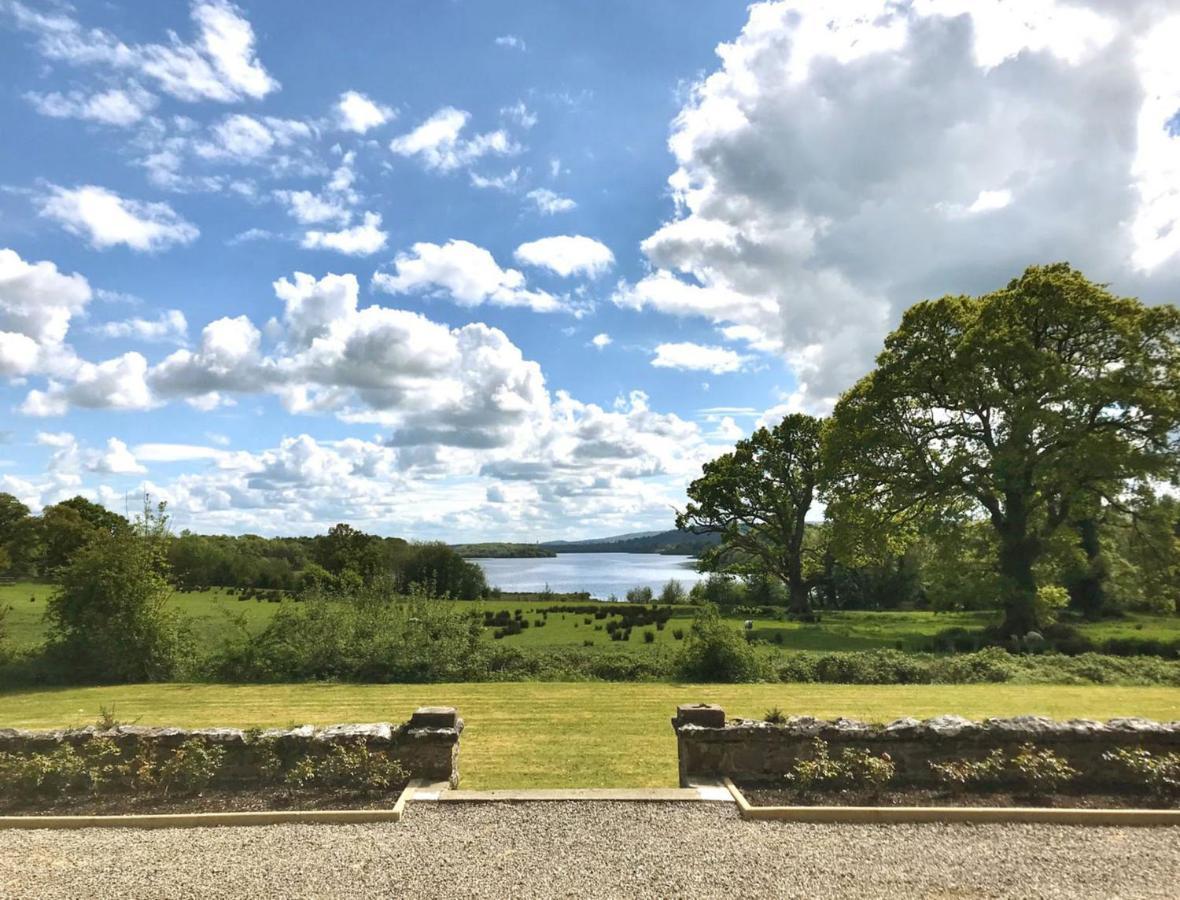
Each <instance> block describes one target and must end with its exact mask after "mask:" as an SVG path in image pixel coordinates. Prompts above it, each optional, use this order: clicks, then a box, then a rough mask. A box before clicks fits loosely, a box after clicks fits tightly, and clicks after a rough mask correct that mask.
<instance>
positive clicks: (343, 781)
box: [285, 743, 409, 794]
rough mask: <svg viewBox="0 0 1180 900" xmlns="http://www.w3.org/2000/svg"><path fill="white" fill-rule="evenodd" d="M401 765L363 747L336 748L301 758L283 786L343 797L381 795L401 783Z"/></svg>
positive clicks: (387, 756) (343, 745)
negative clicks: (354, 794) (342, 795)
mask: <svg viewBox="0 0 1180 900" xmlns="http://www.w3.org/2000/svg"><path fill="white" fill-rule="evenodd" d="M408 777H409V776H408V775H407V773H406V770H405V769H404V768H403V767H402V764H401V763H400V762H399V761H398V760H396V759H394V758H392V757H391V756H389V755H388V754H386V753H382V752H379V751H374V750H370V749H369V748H368V747H367V746H365V745H364V744H360V743H357V744H336V745H334V746H333V747H332V749H331V750H329V751H328V753H327V755H326V756H322V757H315V756H304V757H301V758H300V759H299V760H298V761H296V763H295V764H294V765H293V766H292V767H291V768H290V769H289V770H288V771H287V774H286V778H285V780H286V782H287V784H289V785H291V786H293V787H298V788H307V787H318V788H324V789H327V790H336V791H343V792H347V793H361V794H369V793H385V792H387V791H390V790H392V789H394V788H396V787H400V786H401V785H402V784H404V783H405V781H406V779H407V778H408Z"/></svg>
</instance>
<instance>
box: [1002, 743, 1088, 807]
mask: <svg viewBox="0 0 1180 900" xmlns="http://www.w3.org/2000/svg"><path fill="white" fill-rule="evenodd" d="M1009 770H1010V772H1011V774H1012V776H1013V777H1014V779H1015V780H1016V781H1017V782H1018V783H1019V784H1020V786H1021V787H1022V788H1023V789H1024V790H1025V791H1027V792H1028V793H1029V794H1030V795H1032V796H1043V795H1045V794H1052V793H1053V792H1054V791H1056V790H1057V789H1058V788H1059V787H1061V786H1062V785H1063V784H1065V783H1066V782H1069V781H1072V780H1073V779H1074V778H1075V777H1077V774H1078V770H1077V769H1075V768H1074V767H1073V766H1071V765H1070V764H1069V762H1068V761H1067V760H1065V759H1063V758H1062V757H1060V756H1058V755H1057V754H1056V753H1054V752H1053V751H1052V750H1049V749H1037V748H1036V747H1035V746H1033V745H1032V744H1022V745H1021V746H1020V749H1019V750H1018V752H1017V754H1016V755H1015V756H1013V757H1012V760H1011V763H1010V765H1009Z"/></svg>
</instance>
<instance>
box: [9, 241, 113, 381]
mask: <svg viewBox="0 0 1180 900" xmlns="http://www.w3.org/2000/svg"><path fill="white" fill-rule="evenodd" d="M91 297H92V292H91V289H90V284H89V282H87V280H86V279H85V278H83V277H82V276H81V275H79V274H77V273H74V274H72V275H67V274H65V273H63V272H60V271H59V270H58V268H57V266H56V265H54V264H53V263H52V262H49V261H47V260H42V261H40V262H36V263H31V262H26V261H25V260H23V259H21V257H20V255H19V254H18V253H17V252H16V251H15V250H10V249H7V248H0V376H7V377H14V376H16V377H19V376H23V375H28V374H31V373H33V372H35V371H37V370H39V369H41V368H43V367H45V366H46V365H48V364H49V363H50V361H51V359H52V358H53V357H57V356H60V355H62V353H63V352H64V351H63V348H62V342H63V341H64V340H65V338H66V333H67V332H68V331H69V328H70V322H71V320H72V319H73V318H74V317H75V316H78V315H81V314H82V313H83V312H84V311H85V309H86V305H87V304H88V303H89V302H90V299H91Z"/></svg>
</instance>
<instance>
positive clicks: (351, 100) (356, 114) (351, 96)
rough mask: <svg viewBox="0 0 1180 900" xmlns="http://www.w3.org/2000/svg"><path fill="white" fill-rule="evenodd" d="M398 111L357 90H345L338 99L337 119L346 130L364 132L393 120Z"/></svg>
mask: <svg viewBox="0 0 1180 900" xmlns="http://www.w3.org/2000/svg"><path fill="white" fill-rule="evenodd" d="M396 115H397V113H396V112H395V111H394V110H393V109H391V108H390V107H388V106H383V105H381V104H380V103H377V102H375V101H373V100H370V99H369V98H368V97H366V96H365V95H364V94H361V93H358V92H356V91H345V92H344V93H343V94H341V95H340V99H339V100H338V101H336V121H337V123H338V124H339V126H340V128H342V129H343V130H345V131H353V132H356V133H357V134H364V133H365V132H367V131H371V130H372V129H374V128H377V127H378V126H380V125H384V124H385V123H386V122H389V121H390V120H392V119H393V118H394V117H395V116H396Z"/></svg>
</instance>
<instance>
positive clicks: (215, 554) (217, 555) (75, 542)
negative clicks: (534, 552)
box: [0, 493, 488, 600]
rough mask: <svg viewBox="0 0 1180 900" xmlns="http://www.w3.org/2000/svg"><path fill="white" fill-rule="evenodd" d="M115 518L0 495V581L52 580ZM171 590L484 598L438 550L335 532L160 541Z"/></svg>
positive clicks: (465, 566) (68, 504)
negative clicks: (38, 508) (360, 590)
mask: <svg viewBox="0 0 1180 900" xmlns="http://www.w3.org/2000/svg"><path fill="white" fill-rule="evenodd" d="M131 529H132V525H131V523H130V522H129V521H128V520H127V519H126V518H124V517H123V516H121V515H118V514H117V513H113V512H111V511H110V510H108V509H106V507H103V506H99V505H98V504H97V503H92V502H91V501H89V500H87V499H85V498H83V497H74V498H72V499H70V500H65V501H63V502H61V503H56V504H53V505H52V506H47V507H45V509H44V510H43V511H42V513H41V515H39V516H35V515H32V513H31V512H30V510H29V508H28V507H27V506H25V505H24V504H23V503H21V502H20V501H19V500H17V498H15V497H13V496H12V495H11V494H3V493H0V575H8V576H10V577H17V578H45V579H50V580H56V579H57V578H58V576H59V574H60V573H62V572H63V571H65V570H66V569H68V568H69V566H70V564H71V563H72V562H73V560H74V559H75V557H76V556H77V555H78V554H79V553H80V552H81V551H82V550H83V549H84V548H86V547H87V546H89V545H90V544H91V543H92V542H93V541H94V539H95V538H96V537H98V536H112V535H114V536H119V535H130V534H131ZM164 548H165V549H164V554H165V557H166V561H167V563H168V567H169V580H170V581H171V582H172V583H173V584H174V585H175V586H176V587H178V588H180V589H182V590H196V589H200V588H206V587H236V588H254V589H259V590H275V591H303V590H309V589H315V590H320V591H326V592H329V593H335V592H342V591H343V592H347V591H350V590H352V589H354V588H355V587H357V586H359V585H363V584H368V583H371V582H373V581H377V580H380V581H382V582H385V583H389V584H392V585H393V586H394V587H395V588H396V589H398V590H409V589H410V587H411V586H414V585H418V586H421V587H423V588H426V589H428V590H429V591H430V592H431V593H433V594H436V595H438V596H449V597H454V598H456V599H460V600H474V599H476V598H478V597H481V596H484V595H485V594H486V593H487V592H488V585H487V582H486V580H485V579H484V575H483V570H482V569H481V568H480V567H479V566H478V565H476V564H475V563H469V562H467V561H466V560H464V559H463V558H462V557H461V556H460V555H459V554H458V553H456V552H455V551H454V550H452V549H451V548H450V547H448V546H446V545H445V544H441V543H425V544H418V543H411V542H409V541H405V540H403V539H402V538H389V537H379V536H377V535H372V534H366V533H364V532H363V531H358V530H357V529H355V528H353V527H352V526H350V525H345V524H340V525H335V526H333V527H332V528H331V529H329V530H328V533H327V534H322V535H316V536H314V537H280V538H265V537H260V536H258V535H254V534H245V535H239V536H233V535H220V534H215V535H208V534H194V533H192V532H189V531H183V532H181V533H180V534H177V535H171V534H170V535H167V536H166V538H165V539H164Z"/></svg>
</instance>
